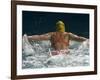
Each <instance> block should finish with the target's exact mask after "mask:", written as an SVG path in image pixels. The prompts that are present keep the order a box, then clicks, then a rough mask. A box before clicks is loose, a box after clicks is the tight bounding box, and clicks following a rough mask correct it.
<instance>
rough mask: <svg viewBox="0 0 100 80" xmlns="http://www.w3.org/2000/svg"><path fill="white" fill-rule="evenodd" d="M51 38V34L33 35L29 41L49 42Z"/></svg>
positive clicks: (29, 37)
mask: <svg viewBox="0 0 100 80" xmlns="http://www.w3.org/2000/svg"><path fill="white" fill-rule="evenodd" d="M50 37H51V33H46V34H42V35H32V36H28V39H29V40H49V39H50Z"/></svg>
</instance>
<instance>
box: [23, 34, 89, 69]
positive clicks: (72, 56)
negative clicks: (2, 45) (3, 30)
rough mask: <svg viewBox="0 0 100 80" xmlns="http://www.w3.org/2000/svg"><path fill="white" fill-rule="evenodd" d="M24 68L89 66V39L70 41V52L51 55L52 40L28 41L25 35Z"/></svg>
mask: <svg viewBox="0 0 100 80" xmlns="http://www.w3.org/2000/svg"><path fill="white" fill-rule="evenodd" d="M22 42H23V46H22V68H23V69H28V68H29V69H36V68H54V67H74V66H75V67H76V66H89V62H90V61H89V59H90V56H89V40H86V41H84V42H76V41H70V46H69V53H68V54H60V55H55V56H51V55H50V54H49V53H50V50H51V43H50V41H49V40H48V41H28V39H27V35H26V34H25V35H24V36H23V41H22Z"/></svg>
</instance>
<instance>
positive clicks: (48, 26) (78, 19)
mask: <svg viewBox="0 0 100 80" xmlns="http://www.w3.org/2000/svg"><path fill="white" fill-rule="evenodd" d="M59 20H61V21H63V22H64V23H65V26H66V31H67V32H72V33H74V34H76V35H79V36H83V37H86V38H89V14H77V13H55V12H54V13H53V12H34V11H23V12H22V22H23V23H22V26H23V29H22V30H23V31H22V32H23V34H27V35H35V34H44V33H47V32H54V31H56V27H55V26H56V22H57V21H59Z"/></svg>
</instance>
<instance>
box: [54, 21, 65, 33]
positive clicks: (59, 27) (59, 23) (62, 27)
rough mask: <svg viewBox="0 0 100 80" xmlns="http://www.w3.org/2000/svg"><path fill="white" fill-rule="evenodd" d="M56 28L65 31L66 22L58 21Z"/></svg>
mask: <svg viewBox="0 0 100 80" xmlns="http://www.w3.org/2000/svg"><path fill="white" fill-rule="evenodd" d="M56 30H57V31H58V32H65V24H64V23H63V22H62V21H58V22H57V23H56Z"/></svg>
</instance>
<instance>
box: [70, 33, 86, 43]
mask: <svg viewBox="0 0 100 80" xmlns="http://www.w3.org/2000/svg"><path fill="white" fill-rule="evenodd" d="M69 37H70V40H75V41H80V42H82V41H85V40H87V38H85V37H81V36H77V35H75V34H72V33H69Z"/></svg>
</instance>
